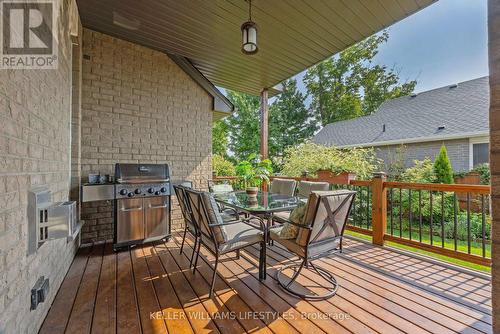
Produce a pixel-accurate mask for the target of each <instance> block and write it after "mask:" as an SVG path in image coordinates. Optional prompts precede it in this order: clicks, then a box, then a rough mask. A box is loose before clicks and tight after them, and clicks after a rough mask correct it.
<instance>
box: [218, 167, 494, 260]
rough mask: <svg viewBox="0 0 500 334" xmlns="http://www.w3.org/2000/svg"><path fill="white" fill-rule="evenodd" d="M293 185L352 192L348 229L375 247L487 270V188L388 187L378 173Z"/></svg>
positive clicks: (231, 179) (236, 184)
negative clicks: (410, 250) (391, 246)
mask: <svg viewBox="0 0 500 334" xmlns="http://www.w3.org/2000/svg"><path fill="white" fill-rule="evenodd" d="M273 178H277V177H272V178H271V179H273ZM279 178H291V177H283V176H279ZM293 179H295V180H297V181H301V180H307V181H327V182H329V183H330V184H331V187H332V189H351V190H355V191H357V196H356V200H355V202H354V204H353V207H352V211H351V215H350V219H349V224H348V226H347V228H348V229H349V230H351V231H354V232H357V233H362V234H365V235H368V236H371V237H372V241H373V243H374V244H378V245H384V243H385V242H386V241H390V242H395V243H399V244H403V245H406V246H411V247H414V248H419V249H422V250H426V251H429V252H433V253H438V254H442V255H445V256H449V257H453V258H457V259H460V260H464V261H468V262H472V263H476V264H480V265H486V266H489V265H491V215H490V192H491V188H490V186H484V185H466V184H433V183H404V182H388V181H387V180H386V177H385V174H383V173H378V174H375V175H374V177H373V178H372V179H371V180H353V179H349V178H346V179H345V180H344V181H342V180H340V181H339V178H338V177H335V179H333V178H332V179H329V178H328V177H322V178H311V177H293ZM214 182H226V183H231V184H232V185H233V187H234V188H235V189H242V188H243V183H242V182H241V180H240V179H239V178H238V177H234V176H231V177H216V178H214Z"/></svg>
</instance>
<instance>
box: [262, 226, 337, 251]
mask: <svg viewBox="0 0 500 334" xmlns="http://www.w3.org/2000/svg"><path fill="white" fill-rule="evenodd" d="M282 228H283V226H280V227H273V228H271V229H270V230H269V237H270V238H271V239H272V240H275V241H276V242H278V243H279V244H281V245H283V246H284V247H285V248H286V249H288V250H289V251H290V252H292V253H294V254H297V255H298V256H300V257H305V256H306V251H305V247H304V246H300V245H299V244H297V242H296V241H295V240H294V239H283V238H281V237H280V234H281V229H282ZM339 246H340V240H339V239H337V240H333V241H331V242H327V243H322V244H318V245H314V246H311V247H309V249H308V251H307V256H308V258H311V257H313V256H316V255H318V254H321V253H325V252H328V251H334V250H337V249H338V248H339Z"/></svg>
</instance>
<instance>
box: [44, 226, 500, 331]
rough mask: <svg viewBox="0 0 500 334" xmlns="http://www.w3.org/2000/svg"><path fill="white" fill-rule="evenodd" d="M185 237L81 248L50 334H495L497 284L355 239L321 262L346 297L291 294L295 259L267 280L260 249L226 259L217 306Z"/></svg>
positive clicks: (311, 280) (282, 258)
mask: <svg viewBox="0 0 500 334" xmlns="http://www.w3.org/2000/svg"><path fill="white" fill-rule="evenodd" d="M181 240H182V239H181V235H180V234H178V233H174V235H173V238H172V240H170V241H169V242H166V243H163V242H157V243H155V244H150V245H145V246H142V247H136V248H132V249H131V250H129V251H121V252H119V253H113V252H112V247H111V244H106V245H103V244H101V245H95V246H93V247H86V248H82V249H80V250H79V251H78V253H77V255H76V257H75V260H74V261H73V264H72V265H71V267H70V269H69V271H68V273H67V275H66V278H65V280H64V282H63V283H62V285H61V287H60V289H59V291H58V293H57V296H56V299H55V301H54V303H53V305H52V307H51V309H50V311H49V313H48V315H47V317H46V319H45V321H44V323H43V325H42V328H41V330H40V333H65V332H66V333H249V332H251V333H266V334H267V333H308V334H312V333H439V334H444V333H471V334H475V333H491V332H492V329H491V322H492V319H491V297H490V296H491V285H490V280H489V278H488V277H485V276H484V275H476V274H475V273H473V272H470V271H466V270H461V269H459V268H455V267H453V266H447V265H442V264H440V263H439V262H436V261H430V260H427V259H426V258H422V257H417V256H412V255H411V254H408V253H404V252H403V253H402V252H398V251H394V250H392V249H390V248H381V247H375V246H372V245H371V244H369V243H366V242H362V241H358V240H354V239H348V240H346V242H345V246H344V253H343V254H342V255H335V256H330V257H328V258H324V259H321V260H318V261H317V264H318V265H320V266H321V267H323V268H325V269H327V270H329V271H330V272H332V273H333V274H334V275H335V277H336V278H337V280H338V282H339V284H340V288H339V290H338V293H337V295H336V296H334V297H332V298H330V299H328V300H323V301H305V300H301V299H298V298H295V297H292V296H290V295H288V294H286V293H285V292H284V291H283V290H281V288H280V287H279V285H278V283H277V281H276V279H275V274H276V271H277V269H279V268H280V267H281V266H283V265H284V264H286V263H289V262H290V261H293V260H294V257H293V256H292V255H291V254H290V253H288V252H287V251H286V250H285V249H284V248H282V247H279V246H278V245H275V246H272V247H269V249H268V258H267V265H268V277H267V279H266V280H265V281H263V282H260V281H259V280H258V268H257V262H258V256H259V254H258V252H259V251H258V248H257V247H251V248H249V249H247V250H245V251H242V252H241V257H240V259H236V258H235V256H234V253H233V254H228V255H225V256H223V257H222V261H221V262H220V263H219V269H218V278H217V281H216V285H215V294H214V297H213V298H212V299H208V292H209V285H210V279H211V277H212V269H211V268H212V266H213V261H214V257H213V256H212V255H211V254H210V253H209V252H208V251H206V250H205V249H203V247H202V254H201V256H200V259H199V261H198V266H197V269H198V270H197V271H196V273H195V274H193V272H192V271H191V270H189V259H190V256H191V252H192V247H193V240H191V239H189V240H187V242H186V243H185V245H184V251H183V254H180V253H179V246H180V241H181ZM321 280H322V278H321V277H319V275H317V274H315V273H313V272H308V274H307V276H302V277H301V278H300V283H301V284H303V285H304V286H307V287H309V288H310V289H313V290H314V289H315V288H314V287H312V288H311V286H312V285H315V284H317V283H318V282H320V281H321ZM152 314H153V315H157V316H159V315H161V316H159V317H158V319H152V318H151V315H152ZM251 314H254V315H255V314H259V315H263V314H264V315H265V316H261V317H258V318H252V317H250V315H251ZM222 315H226V316H228V315H232V316H234V315H236V319H230V318H224V317H223V316H222ZM266 315H267V316H266ZM325 315H326V317H325ZM332 315H333V317H332ZM337 315H347V316H348V318H346V319H343V320H341V319H338V318H336V317H335V316H337Z"/></svg>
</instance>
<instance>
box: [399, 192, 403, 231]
mask: <svg viewBox="0 0 500 334" xmlns="http://www.w3.org/2000/svg"><path fill="white" fill-rule="evenodd" d="M402 191H403V190H402V189H401V188H399V237H400V238H401V237H403V195H402Z"/></svg>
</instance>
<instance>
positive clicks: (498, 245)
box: [488, 0, 500, 333]
mask: <svg viewBox="0 0 500 334" xmlns="http://www.w3.org/2000/svg"><path fill="white" fill-rule="evenodd" d="M488 34H489V36H488V37H489V66H490V162H491V164H490V168H491V186H492V215H493V219H492V220H493V222H492V224H491V225H492V233H491V241H492V251H491V257H492V269H491V273H492V297H493V298H492V301H493V312H492V313H493V314H492V315H493V332H494V333H500V1H498V0H489V1H488Z"/></svg>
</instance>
